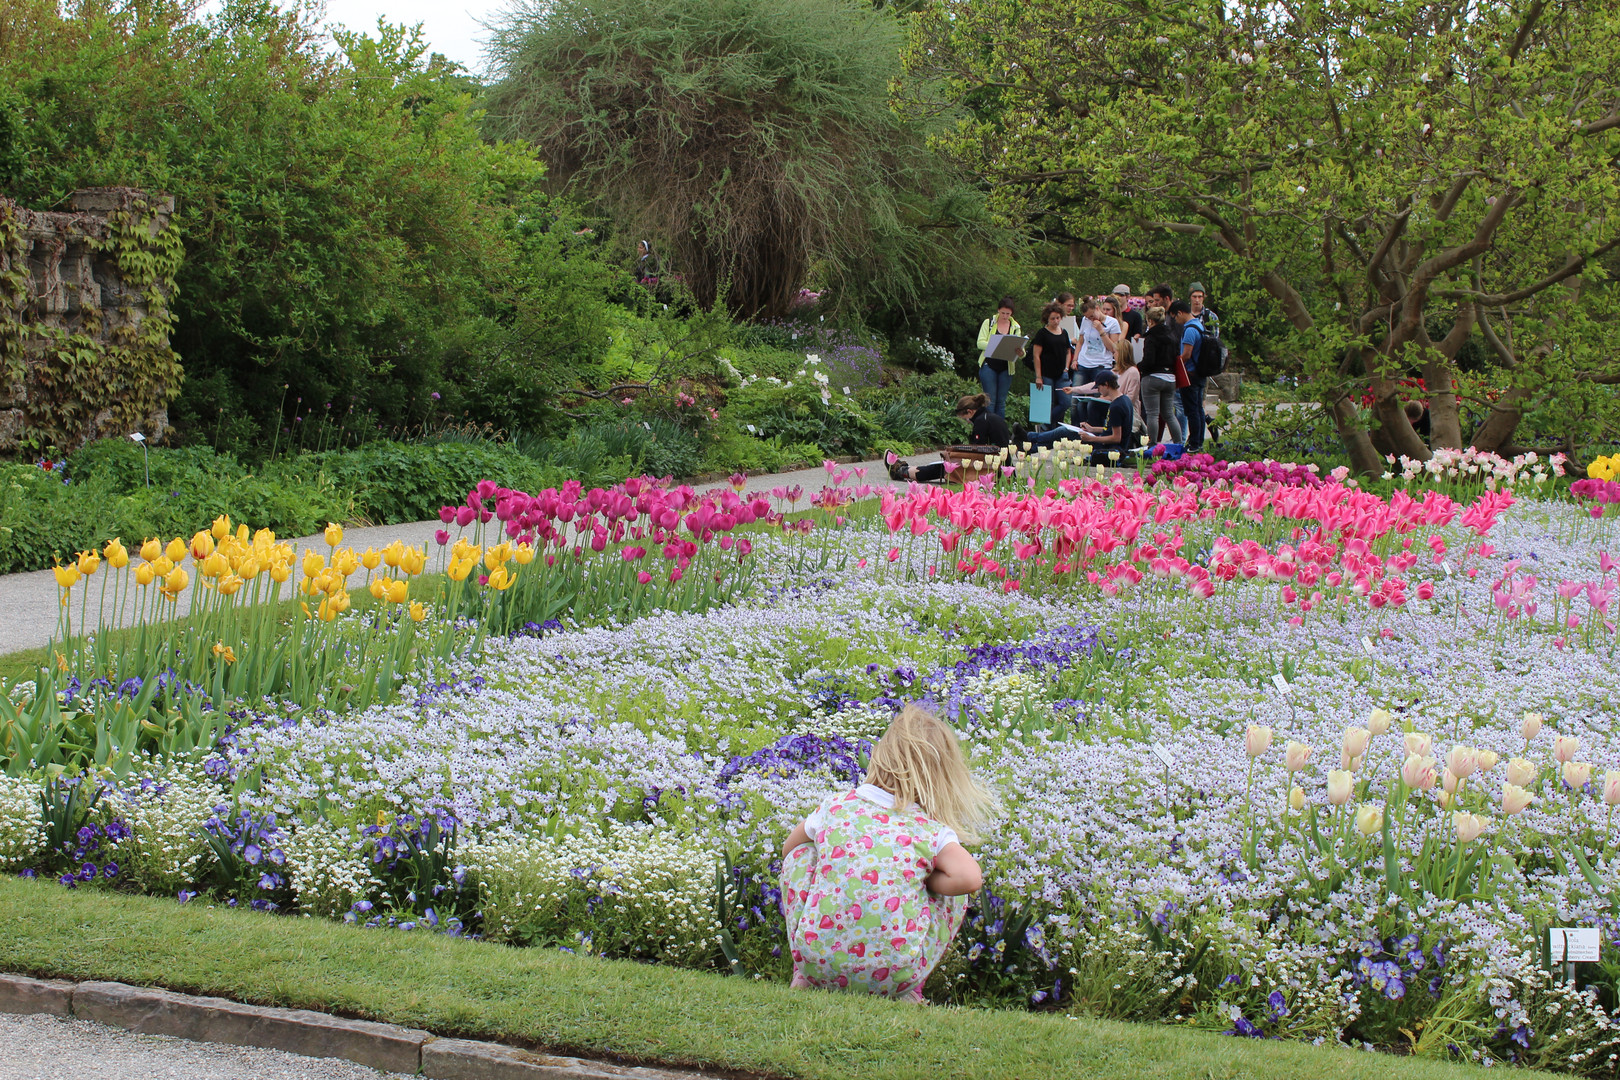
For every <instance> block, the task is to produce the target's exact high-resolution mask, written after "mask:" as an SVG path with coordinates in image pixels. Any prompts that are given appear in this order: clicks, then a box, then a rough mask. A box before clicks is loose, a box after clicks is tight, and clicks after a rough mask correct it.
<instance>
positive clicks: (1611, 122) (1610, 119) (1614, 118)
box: [1581, 109, 1620, 135]
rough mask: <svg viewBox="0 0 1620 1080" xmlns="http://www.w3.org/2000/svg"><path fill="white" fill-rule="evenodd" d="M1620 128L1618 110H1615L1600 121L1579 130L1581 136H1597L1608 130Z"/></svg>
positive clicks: (1619, 111) (1619, 112) (1619, 110)
mask: <svg viewBox="0 0 1620 1080" xmlns="http://www.w3.org/2000/svg"><path fill="white" fill-rule="evenodd" d="M1617 127H1620V109H1615V110H1614V111H1613V112H1611V113H1609V115H1608V116H1605V117H1604V118H1603V119H1601V120H1594V121H1592V122H1591V123H1590V124H1587V125H1586V126H1584V127H1582V128H1581V134H1582V135H1599V134H1602V133H1603V132H1605V131H1608V130H1609V129H1610V128H1617Z"/></svg>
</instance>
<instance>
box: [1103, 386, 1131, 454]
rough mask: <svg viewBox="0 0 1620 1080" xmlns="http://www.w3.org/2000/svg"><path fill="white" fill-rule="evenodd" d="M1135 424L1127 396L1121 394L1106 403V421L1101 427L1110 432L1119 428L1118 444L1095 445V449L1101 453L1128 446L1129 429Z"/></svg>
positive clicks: (1129, 439)
mask: <svg viewBox="0 0 1620 1080" xmlns="http://www.w3.org/2000/svg"><path fill="white" fill-rule="evenodd" d="M1135 424H1136V410H1134V409H1133V408H1132V407H1131V399H1130V397H1129V396H1128V395H1125V394H1121V395H1119V397H1117V398H1115V399H1114V400H1113V401H1110V402H1109V403H1108V419H1106V420H1104V421H1103V425H1102V426H1103V427H1105V428H1108V429H1109V430H1110V431H1112V430H1113V429H1114V428H1116V427H1117V428H1119V442H1100V443H1095V444H1093V445H1095V446H1096V447H1097V449H1099V450H1102V451H1105V452H1106V451H1108V450H1123V449H1125V448H1126V447H1127V446H1129V445H1130V442H1131V428H1132V427H1133V426H1134V425H1135Z"/></svg>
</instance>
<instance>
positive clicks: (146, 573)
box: [135, 562, 157, 585]
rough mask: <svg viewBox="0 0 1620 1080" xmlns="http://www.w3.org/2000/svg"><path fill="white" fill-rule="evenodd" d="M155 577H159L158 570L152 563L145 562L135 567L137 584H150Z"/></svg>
mask: <svg viewBox="0 0 1620 1080" xmlns="http://www.w3.org/2000/svg"><path fill="white" fill-rule="evenodd" d="M155 577H157V571H156V570H155V569H153V564H152V563H149V562H143V563H141V565H140V566H137V567H136V568H135V584H137V585H150V584H152V579H153V578H155Z"/></svg>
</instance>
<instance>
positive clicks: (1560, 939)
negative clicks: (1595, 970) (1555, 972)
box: [1547, 926, 1603, 964]
mask: <svg viewBox="0 0 1620 1080" xmlns="http://www.w3.org/2000/svg"><path fill="white" fill-rule="evenodd" d="M1547 946H1548V948H1549V950H1550V951H1551V954H1552V956H1551V958H1552V962H1553V963H1555V964H1581V963H1595V962H1597V960H1598V954H1599V952H1600V951H1601V950H1602V948H1603V935H1602V934H1601V933H1600V932H1599V931H1598V928H1597V927H1595V926H1554V927H1550V928H1549V929H1548V930H1547Z"/></svg>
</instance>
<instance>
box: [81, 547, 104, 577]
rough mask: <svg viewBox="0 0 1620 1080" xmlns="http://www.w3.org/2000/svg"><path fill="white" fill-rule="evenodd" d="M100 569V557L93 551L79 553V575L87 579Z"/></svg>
mask: <svg viewBox="0 0 1620 1080" xmlns="http://www.w3.org/2000/svg"><path fill="white" fill-rule="evenodd" d="M100 568H101V556H100V555H97V554H96V553H95V552H93V551H81V552H79V573H81V574H83V575H84V576H85V577H89V576H90V575H91V574H93V573H95V572H96V571H97V570H99V569H100Z"/></svg>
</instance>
